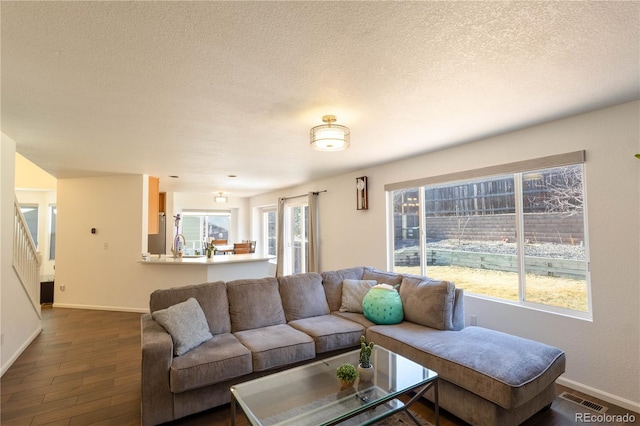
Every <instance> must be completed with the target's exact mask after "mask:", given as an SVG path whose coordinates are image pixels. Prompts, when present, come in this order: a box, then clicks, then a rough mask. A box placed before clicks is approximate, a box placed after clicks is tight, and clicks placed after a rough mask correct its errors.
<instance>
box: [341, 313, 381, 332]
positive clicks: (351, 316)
mask: <svg viewBox="0 0 640 426" xmlns="http://www.w3.org/2000/svg"><path fill="white" fill-rule="evenodd" d="M331 315H335V316H337V317H339V318H344V319H347V320H349V321H353V322H357V323H358V324H360V325H361V326H363V327H364V328H365V329H367V328H369V327H371V326H374V325H376V324H375V323H374V322H372V321H369V320H368V319H367V317H365V316H364V314H359V313H356V312H340V311H333V312H331Z"/></svg>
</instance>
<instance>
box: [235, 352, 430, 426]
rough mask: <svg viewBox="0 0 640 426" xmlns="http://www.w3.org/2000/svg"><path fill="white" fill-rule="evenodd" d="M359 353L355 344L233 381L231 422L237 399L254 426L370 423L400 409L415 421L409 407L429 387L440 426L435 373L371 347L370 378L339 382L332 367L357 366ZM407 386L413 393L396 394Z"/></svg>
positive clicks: (407, 390)
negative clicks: (338, 352)
mask: <svg viewBox="0 0 640 426" xmlns="http://www.w3.org/2000/svg"><path fill="white" fill-rule="evenodd" d="M359 355H360V350H359V349H358V350H355V351H352V352H348V353H345V354H342V355H338V356H335V357H332V358H327V359H323V360H320V361H314V362H312V363H310V364H306V365H303V366H300V367H295V368H291V369H289V370H284V371H281V372H278V373H274V374H270V375H268V376H264V377H261V378H259V379H255V380H251V381H248V382H244V383H241V384H239V385H236V386H232V387H231V419H232V424H233V425H235V424H236V407H237V405H238V404H239V405H240V407H241V408H242V410H243V411H244V413H245V415H246V417H247V419H248V420H249V422H250V423H251V424H252V425H254V426H274V425H278V426H284V425H291V426H294V425H295V426H312V425H313V426H317V425H323V426H329V425H336V424H341V425H344V426H351V425H370V424H373V423H375V422H377V421H379V420H381V419H383V418H385V417H388V416H390V415H392V414H395V413H397V412H399V411H403V410H404V411H406V413H407V414H408V415H409V416H410V417H411V418H412V419H413V421H414V422H415V423H416V424H417V425H420V423H419V422H418V420H416V418H415V417H414V416H413V414H411V412H410V411H409V410H408V407H409V406H410V405H411V404H413V403H414V402H415V401H416V400H417V399H418V398H420V397H421V396H422V395H423V394H424V393H425V392H426V391H427V390H429V389H431V388H433V389H434V405H435V416H436V426H438V425H439V422H440V416H439V408H438V374H437V373H436V372H434V371H431V370H429V369H427V368H424V367H423V366H421V365H420V364H417V363H415V362H413V361H411V360H409V359H407V358H405V357H403V356H401V355H398V354H395V353H393V352H391V351H389V350H387V349H385V348H382V347H380V346H375V347H374V348H373V353H372V354H371V364H372V365H373V367H374V370H375V372H374V378H373V379H372V380H371V381H370V382H364V381H360V380H357V381H356V382H355V383H354V384H353V386H351V387H347V388H343V387H341V385H340V382H339V381H338V378H337V377H336V369H337V368H338V367H339V366H340V365H342V364H345V363H349V364H353V365H357V364H358V362H359ZM412 391H413V392H415V395H413V397H412V398H411V399H410V400H409V401H408V402H407V403H406V404H405V403H403V402H402V401H400V400H399V399H397V397H398V396H400V395H402V394H405V393H408V392H412Z"/></svg>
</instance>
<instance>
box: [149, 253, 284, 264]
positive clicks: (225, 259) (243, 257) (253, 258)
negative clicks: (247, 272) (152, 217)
mask: <svg viewBox="0 0 640 426" xmlns="http://www.w3.org/2000/svg"><path fill="white" fill-rule="evenodd" d="M271 259H275V256H263V255H261V254H257V253H250V254H228V255H217V256H211V257H210V258H207V257H206V256H183V257H178V258H174V257H172V256H162V257H158V256H157V255H151V256H150V258H149V260H140V261H139V263H142V264H145V265H182V266H202V265H224V264H229V263H245V262H267V261H269V260H271Z"/></svg>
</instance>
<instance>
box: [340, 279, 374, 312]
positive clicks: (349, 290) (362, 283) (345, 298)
mask: <svg viewBox="0 0 640 426" xmlns="http://www.w3.org/2000/svg"><path fill="white" fill-rule="evenodd" d="M376 284H377V282H376V281H375V280H352V279H346V280H344V281H342V305H341V306H340V312H357V313H362V300H363V299H364V296H366V295H367V293H368V292H369V290H371V287H373V286H374V285H376Z"/></svg>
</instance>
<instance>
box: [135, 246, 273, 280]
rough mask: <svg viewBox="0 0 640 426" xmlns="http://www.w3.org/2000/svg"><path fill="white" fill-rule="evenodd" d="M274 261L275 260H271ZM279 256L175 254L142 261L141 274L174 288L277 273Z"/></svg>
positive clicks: (151, 257)
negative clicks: (277, 258)
mask: <svg viewBox="0 0 640 426" xmlns="http://www.w3.org/2000/svg"><path fill="white" fill-rule="evenodd" d="M270 261H271V262H270ZM274 261H275V256H264V255H261V254H257V253H250V254H230V255H217V256H212V257H211V258H207V257H206V256H185V257H182V258H175V259H174V258H173V257H172V256H171V255H169V256H162V257H158V255H155V256H154V255H151V256H150V258H149V260H139V261H138V263H139V264H140V265H141V267H142V270H141V273H142V274H143V275H144V276H145V278H146V279H148V280H150V281H152V282H154V285H155V286H156V288H170V287H177V286H182V285H189V284H200V283H204V282H213V281H233V280H237V279H243V278H264V277H268V276H274V275H275V263H274Z"/></svg>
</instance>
